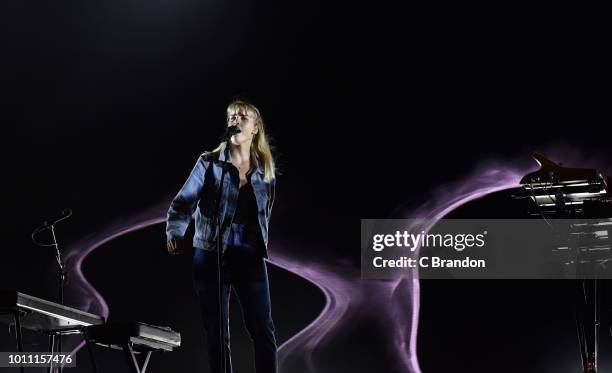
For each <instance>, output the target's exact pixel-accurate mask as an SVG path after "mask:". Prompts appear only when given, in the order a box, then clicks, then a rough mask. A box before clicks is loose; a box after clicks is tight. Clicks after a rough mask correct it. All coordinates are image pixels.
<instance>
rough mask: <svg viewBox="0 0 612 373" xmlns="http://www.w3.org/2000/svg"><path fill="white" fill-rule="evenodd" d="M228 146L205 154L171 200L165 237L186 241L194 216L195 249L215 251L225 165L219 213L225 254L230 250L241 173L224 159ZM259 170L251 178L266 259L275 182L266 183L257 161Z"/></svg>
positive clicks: (229, 161)
mask: <svg viewBox="0 0 612 373" xmlns="http://www.w3.org/2000/svg"><path fill="white" fill-rule="evenodd" d="M224 148H225V146H223V147H222V148H221V151H220V153H212V152H204V153H203V154H202V155H200V157H198V160H197V162H196V164H195V167H194V168H193V170H192V171H191V174H190V175H189V178H187V181H186V182H185V185H183V187H182V188H181V190H180V191H179V192H178V194H177V195H176V197H175V198H174V199H173V200H172V203H171V204H170V208H169V209H168V214H167V219H166V236H167V238H168V240H169V239H171V238H172V237H181V238H182V237H183V236H184V235H185V231H186V230H187V226H188V225H189V222H190V221H191V217H192V215H193V213H194V212H195V235H194V237H193V246H194V247H197V248H200V249H204V250H216V246H215V244H216V232H217V230H216V229H215V228H214V221H213V219H214V217H213V213H214V208H215V205H214V202H215V199H216V198H217V193H218V191H219V183H220V181H221V171H222V165H227V171H226V173H225V179H224V182H223V184H224V188H223V196H222V199H221V204H220V206H219V209H220V210H221V232H222V237H223V241H222V242H223V252H225V250H226V249H227V246H228V243H229V240H230V229H228V228H229V227H231V224H232V220H233V217H234V213H235V212H236V205H237V201H238V192H239V188H240V175H239V172H238V169H237V168H236V166H234V164H233V163H232V161H231V153H230V154H229V158H230V159H229V160H228V161H226V159H225V152H224ZM255 163H256V165H257V168H256V170H255V171H254V172H253V174H252V175H251V178H250V179H251V184H252V186H253V191H254V192H255V200H256V201H257V211H258V212H257V216H258V220H259V228H260V229H261V237H262V238H263V242H264V245H265V247H266V250H265V251H266V252H264V253H263V254H264V256H265V257H267V246H268V223H269V222H270V213H271V212H272V205H273V203H274V195H275V187H276V179H275V178H272V179H271V180H270V181H264V170H263V166H262V165H261V164H260V161H259V160H258V159H257V158H255Z"/></svg>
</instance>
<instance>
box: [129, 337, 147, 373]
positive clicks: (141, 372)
mask: <svg viewBox="0 0 612 373" xmlns="http://www.w3.org/2000/svg"><path fill="white" fill-rule="evenodd" d="M123 353H124V354H125V358H126V359H127V362H128V365H129V367H130V372H132V373H145V371H146V370H147V365H148V364H149V359H150V358H151V351H147V354H146V355H145V356H144V358H141V359H138V358H137V357H136V354H135V353H134V349H132V346H130V345H129V344H125V345H123ZM141 356H142V353H141ZM139 360H143V361H139Z"/></svg>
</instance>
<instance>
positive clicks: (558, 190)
mask: <svg viewBox="0 0 612 373" xmlns="http://www.w3.org/2000/svg"><path fill="white" fill-rule="evenodd" d="M533 158H534V159H535V160H536V162H538V164H539V165H540V169H539V170H537V171H535V172H532V173H529V174H527V175H525V176H524V177H523V178H522V179H521V181H520V184H521V186H522V189H523V190H522V194H520V197H522V198H528V199H529V200H530V201H531V203H530V209H529V214H531V215H532V216H534V217H540V218H542V219H544V220H545V221H546V223H547V224H548V225H549V227H550V228H552V231H553V232H555V234H556V241H555V243H554V244H553V247H552V251H553V252H555V253H557V254H558V258H559V259H560V264H561V265H562V266H564V267H565V268H566V269H567V270H570V271H573V273H574V276H575V277H574V278H578V279H577V280H575V282H576V286H575V293H574V294H572V297H573V299H574V301H575V315H576V327H577V330H578V337H579V344H580V355H581V359H582V367H583V371H584V372H585V373H596V372H597V368H598V367H597V355H598V349H599V326H600V320H601V318H600V314H601V302H602V285H603V283H604V281H603V280H601V279H598V275H597V273H598V271H604V270H610V269H611V268H612V249H611V246H612V245H611V244H610V234H609V230H610V228H612V190H611V189H612V178H611V177H608V178H604V177H603V175H602V174H601V173H600V172H598V171H597V170H595V169H591V168H575V167H565V166H563V165H562V164H560V163H557V162H554V161H553V160H551V159H550V158H548V157H546V156H545V155H544V154H542V153H539V152H535V153H534V154H533ZM611 331H612V328H611Z"/></svg>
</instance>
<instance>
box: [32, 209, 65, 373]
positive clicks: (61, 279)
mask: <svg viewBox="0 0 612 373" xmlns="http://www.w3.org/2000/svg"><path fill="white" fill-rule="evenodd" d="M64 211H69V212H68V213H67V214H68V215H67V216H65V215H64V216H62V217H61V218H59V219H56V220H54V221H53V222H52V223H51V224H49V223H48V222H47V221H45V222H44V223H43V225H42V226H40V227H38V228H36V229H35V230H34V232H32V236H31V237H32V241H33V242H34V243H35V244H36V245H38V246H52V247H53V248H55V262H56V264H57V268H58V285H59V289H58V298H59V299H58V302H59V304H61V305H62V306H63V305H64V285H65V283H66V278H67V276H68V271H66V265H65V264H64V261H63V259H62V252H61V250H60V248H59V244H58V242H57V237H56V235H55V224H57V223H58V222H60V221H62V220H64V219H66V218H68V217H70V215H72V211H71V210H70V209H68V210H64ZM46 229H49V230H51V239H52V241H51V243H49V244H47V243H41V242H38V241H37V240H36V239H35V236H36V235H37V234H38V233H40V232H42V231H44V230H46ZM54 348H55V336H53V335H52V336H49V349H50V351H51V352H52V353H53V352H54V351H53V350H54ZM57 352H58V353H61V352H62V334H61V333H58V335H57ZM51 370H53V367H49V372H51ZM55 370H56V371H58V372H59V373H62V371H63V370H64V368H63V367H62V366H61V365H60V366H59V367H57V368H55Z"/></svg>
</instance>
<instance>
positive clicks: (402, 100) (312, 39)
mask: <svg viewBox="0 0 612 373" xmlns="http://www.w3.org/2000/svg"><path fill="white" fill-rule="evenodd" d="M1 8H2V10H1V11H0V14H1V16H0V17H1V19H2V22H1V24H0V30H1V32H0V41H1V45H2V58H1V62H0V77H1V79H2V83H1V86H2V92H3V100H2V101H3V102H2V112H1V116H0V118H1V120H2V123H3V126H2V132H3V136H2V138H3V141H2V143H3V144H2V147H1V152H2V153H1V155H2V163H1V165H2V166H1V167H2V176H3V182H2V184H3V189H4V191H3V193H2V206H3V211H2V214H3V219H2V229H3V234H2V240H3V242H2V249H3V250H2V256H1V258H2V259H1V263H2V270H1V272H0V275H1V278H0V285H1V287H3V288H9V289H16V290H20V291H22V292H25V293H28V294H31V295H35V296H39V297H42V298H46V299H50V300H54V299H55V297H56V291H57V287H56V283H55V268H54V264H53V253H52V251H51V250H50V249H48V248H39V247H36V246H35V245H33V244H32V243H31V241H30V236H29V235H30V232H31V231H32V230H33V229H34V228H35V227H36V226H37V225H38V224H39V223H40V222H41V221H42V220H44V219H45V218H46V217H48V216H52V215H54V214H56V213H57V212H59V211H60V210H62V209H64V208H66V207H71V208H72V209H73V211H74V215H73V216H72V218H71V219H70V220H68V221H66V222H63V223H61V225H58V228H57V231H58V232H57V233H58V239H59V241H60V243H61V244H62V245H63V246H65V247H68V246H70V245H75V244H78V243H79V242H83V241H82V240H83V239H85V238H86V237H92V236H95V235H96V234H99V233H100V232H103V231H104V230H105V229H107V228H108V227H109V226H113V225H117V224H119V225H121V224H122V223H123V222H125V221H127V220H129V219H131V218H133V217H135V216H139V215H142V214H146V212H148V211H160V209H161V210H163V209H165V208H166V207H167V205H168V202H169V201H170V199H171V198H172V196H173V195H174V194H175V193H176V192H177V190H178V188H179V187H180V186H181V185H182V183H183V181H184V180H185V178H186V177H187V175H188V173H189V171H190V170H191V167H192V166H193V163H194V162H195V160H196V157H197V156H198V155H199V154H200V153H201V152H202V151H204V150H211V149H212V148H213V147H215V146H216V144H217V142H216V138H217V137H218V135H219V134H220V133H221V132H222V131H223V126H224V121H225V116H224V115H225V107H226V105H227V104H228V103H229V101H230V100H231V99H232V98H234V97H237V96H238V97H246V98H248V99H250V100H251V101H253V102H254V103H255V104H256V105H258V106H259V107H260V109H261V111H262V113H263V116H264V119H265V121H266V123H267V126H268V132H269V134H270V135H271V136H272V138H273V139H274V144H275V154H276V155H277V159H278V164H279V166H280V170H281V171H282V174H281V175H280V176H279V177H278V199H277V201H276V204H275V208H274V213H273V217H272V221H271V252H272V254H273V253H274V248H275V247H277V248H281V247H282V248H283V250H285V251H287V252H292V253H293V254H295V255H296V257H299V258H304V259H317V260H320V261H323V262H325V261H328V262H330V263H343V265H346V266H349V267H353V268H357V269H358V265H359V247H358V243H357V242H358V241H357V236H358V230H359V228H358V227H359V219H360V218H385V217H403V216H405V215H406V214H409V213H410V208H411V207H412V206H415V205H418V204H420V203H422V202H424V201H427V200H428V199H431V198H434V199H435V198H438V196H436V192H435V191H436V190H438V189H437V188H438V187H439V186H443V185H445V184H446V183H452V182H454V181H456V180H460V179H461V178H462V177H463V176H464V175H466V174H470V173H471V172H474V170H476V169H477V166H478V165H479V164H480V163H481V162H485V161H488V160H495V161H496V162H499V163H502V164H503V163H504V162H510V163H511V162H516V160H519V161H520V162H524V163H523V164H525V165H531V160H530V153H531V152H532V151H533V150H535V149H541V150H544V151H546V150H547V149H554V152H555V155H556V156H557V157H560V159H558V160H560V161H562V162H572V161H574V160H576V159H580V160H583V161H585V163H581V164H576V166H584V167H595V166H597V167H604V168H605V167H608V168H607V170H612V157H611V156H612V155H611V154H610V138H609V135H608V134H607V130H608V127H609V123H610V118H609V112H608V110H607V108H608V105H609V103H608V102H607V101H608V95H607V94H604V92H605V91H606V87H608V85H609V74H608V73H607V70H605V67H608V66H610V64H609V57H608V56H607V54H606V53H605V50H604V48H603V47H602V46H601V45H600V44H599V43H600V40H598V38H597V37H596V35H598V30H597V29H594V28H590V27H589V28H584V27H580V30H581V31H580V32H578V31H577V29H578V27H575V28H571V29H567V28H564V27H563V25H564V24H565V22H562V21H559V22H558V23H556V22H552V21H551V20H550V19H548V20H547V21H546V22H545V21H544V18H545V17H544V16H537V15H534V16H533V17H525V16H519V15H518V14H517V15H512V16H511V17H509V18H505V17H504V18H503V19H502V18H501V17H500V16H499V14H497V13H496V14H495V15H491V16H489V17H487V18H486V19H487V20H486V21H485V20H483V19H478V20H476V19H473V17H469V18H466V17H461V18H459V17H457V14H456V13H455V11H459V9H454V10H450V9H436V10H427V11H425V10H423V9H396V8H393V7H391V5H390V4H383V3H380V2H379V3H377V4H376V8H372V4H370V5H368V6H365V5H364V6H362V7H361V8H357V5H355V4H344V5H341V4H335V5H332V4H327V3H317V2H311V1H308V2H303V1H302V2H279V1H278V2H269V1H263V2H262V1H247V2H235V1H230V2H221V1H195V0H178V1H140V0H124V1H117V0H104V1H93V2H92V1H88V2H83V1H71V0H70V1H60V2H57V1H55V2H36V3H31V2H16V1H6V2H4V3H3V4H2V6H1ZM462 10H466V9H462ZM467 11H468V13H470V12H471V10H469V9H467ZM474 11H475V10H474ZM519 20H520V21H519ZM564 157H567V158H568V159H564ZM587 160H588V161H592V162H593V163H596V164H593V163H589V162H586V161H587ZM602 171H606V170H605V169H604V170H602ZM450 192H451V193H452V190H451V191H450ZM500 206H504V204H503V203H501V204H497V202H496V201H494V202H492V203H491V204H489V205H487V206H486V207H485V210H486V211H488V212H492V211H494V212H495V214H496V216H503V211H501V212H500V211H499V209H500V208H501V207H500ZM480 211H482V210H480ZM192 253H193V251H192V250H189V251H188V252H187V253H186V254H185V255H183V256H182V257H169V256H168V255H167V254H166V252H165V236H164V227H163V225H161V224H156V225H152V226H149V227H147V228H145V229H142V230H138V231H135V232H133V233H130V234H126V235H123V236H121V237H119V238H117V239H115V240H111V241H109V242H107V243H105V244H104V245H102V246H101V247H100V248H99V249H97V250H96V251H94V252H93V253H92V254H91V255H90V256H88V257H87V259H86V260H85V262H84V264H83V271H84V274H85V276H86V277H87V278H88V280H89V281H90V282H91V283H92V285H93V286H94V287H95V288H96V289H97V290H98V291H99V292H100V294H101V295H102V296H103V297H104V298H105V300H106V302H107V303H108V306H109V308H110V315H109V317H110V320H126V319H134V320H138V321H143V322H148V323H152V324H159V325H169V326H172V327H174V328H176V329H178V330H180V331H181V332H182V334H183V347H182V348H181V349H180V350H179V351H176V352H173V353H171V354H167V355H161V356H154V357H153V360H152V362H151V364H152V366H151V367H150V368H149V369H150V371H151V372H153V373H155V372H169V371H175V372H196V371H198V372H206V371H207V366H206V355H205V353H204V351H205V340H204V336H203V333H202V328H201V323H200V320H199V316H198V310H197V306H196V302H195V298H194V297H195V296H194V294H193V290H192V288H191V273H190V256H191V255H192ZM269 268H270V280H271V289H272V302H273V314H274V317H275V321H276V328H277V333H278V335H277V337H278V340H279V344H281V343H283V342H285V341H287V340H288V339H289V338H291V337H292V336H293V335H294V334H296V333H297V332H299V331H300V330H301V329H302V328H303V327H305V326H306V325H308V324H309V323H310V322H311V321H312V320H314V319H315V318H316V317H317V315H318V314H319V312H320V311H321V310H322V308H323V307H324V305H325V300H324V297H323V294H322V293H321V292H320V291H319V290H318V289H317V288H316V287H315V286H313V285H312V284H310V283H308V282H307V281H304V280H303V279H301V278H300V277H298V276H296V275H294V274H292V273H291V272H289V271H286V270H283V269H281V268H277V267H274V266H272V265H270V266H269ZM70 286H71V283H69V284H68V285H67V287H68V288H70ZM565 287H566V284H564V283H563V282H560V281H486V282H483V281H481V282H478V281H425V282H423V283H422V288H421V313H420V326H419V339H418V357H419V362H420V365H421V368H422V370H423V371H424V372H450V371H453V372H468V371H469V372H517V371H520V372H561V373H563V372H576V371H578V369H579V354H578V345H577V339H576V336H575V331H574V325H573V316H572V310H571V302H570V301H569V299H568V297H569V296H568V293H567V289H566V288H565ZM377 312H380V313H381V314H384V313H385V312H388V309H386V308H385V306H384V305H380V309H379V310H378V311H377ZM407 312H408V311H407ZM232 320H233V323H232V333H233V334H232V340H233V354H234V365H235V368H236V370H237V371H240V372H254V368H253V367H251V365H252V364H251V363H250V359H251V357H252V352H251V347H250V345H249V339H248V335H247V334H246V332H245V331H244V328H243V326H242V323H241V321H240V320H241V318H240V311H239V307H238V305H237V303H236V302H235V301H234V302H233V303H232ZM379 329H380V326H379V325H377V324H375V323H372V324H368V323H361V324H357V323H356V324H355V325H354V327H353V328H350V329H349V330H345V332H344V333H341V334H340V335H337V336H335V337H334V338H331V340H326V341H325V343H322V344H321V346H319V347H318V348H317V349H316V350H315V353H314V356H315V362H316V364H315V366H316V372H317V373H319V372H331V371H334V372H348V371H361V372H366V371H367V372H380V371H396V370H395V369H396V368H394V366H395V365H394V363H393V362H392V361H391V360H392V359H393V358H392V354H391V353H390V351H389V345H390V343H391V341H389V340H387V339H386V337H385V333H384V332H381V330H379ZM606 330H607V323H606V321H605V320H604V324H603V325H602V331H603V332H604V333H602V334H603V335H602V364H606V366H610V364H611V363H612V362H611V361H610V360H612V359H611V358H610V356H612V346H610V343H609V339H610V338H609V336H608V334H607V333H606ZM5 331H7V329H5ZM26 337H28V338H30V339H29V341H31V342H28V344H27V346H26V347H27V348H28V349H30V350H39V351H41V350H45V348H46V346H45V345H44V342H45V341H44V340H41V339H40V338H38V337H37V336H35V335H31V334H26ZM11 338H12V336H10V335H9V334H8V333H4V334H3V335H2V341H1V342H0V343H1V344H0V346H2V350H3V351H11V350H14V347H13V345H12V339H11ZM36 343H38V344H36ZM100 354H101V356H102V358H101V360H102V365H103V368H105V369H113V370H114V371H115V372H123V371H126V372H127V370H126V369H125V367H124V365H123V361H122V360H121V359H122V356H121V355H120V354H119V353H118V352H115V351H103V350H100ZM78 361H79V364H78V366H79V367H78V368H77V369H75V370H74V371H78V372H85V371H88V369H89V365H88V362H87V360H86V355H84V354H81V353H79V360H78ZM307 371H308V368H307V367H306V365H305V364H303V365H300V364H299V363H297V362H296V363H295V364H294V365H293V368H292V372H296V373H299V372H307ZM284 373H286V372H284Z"/></svg>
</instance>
